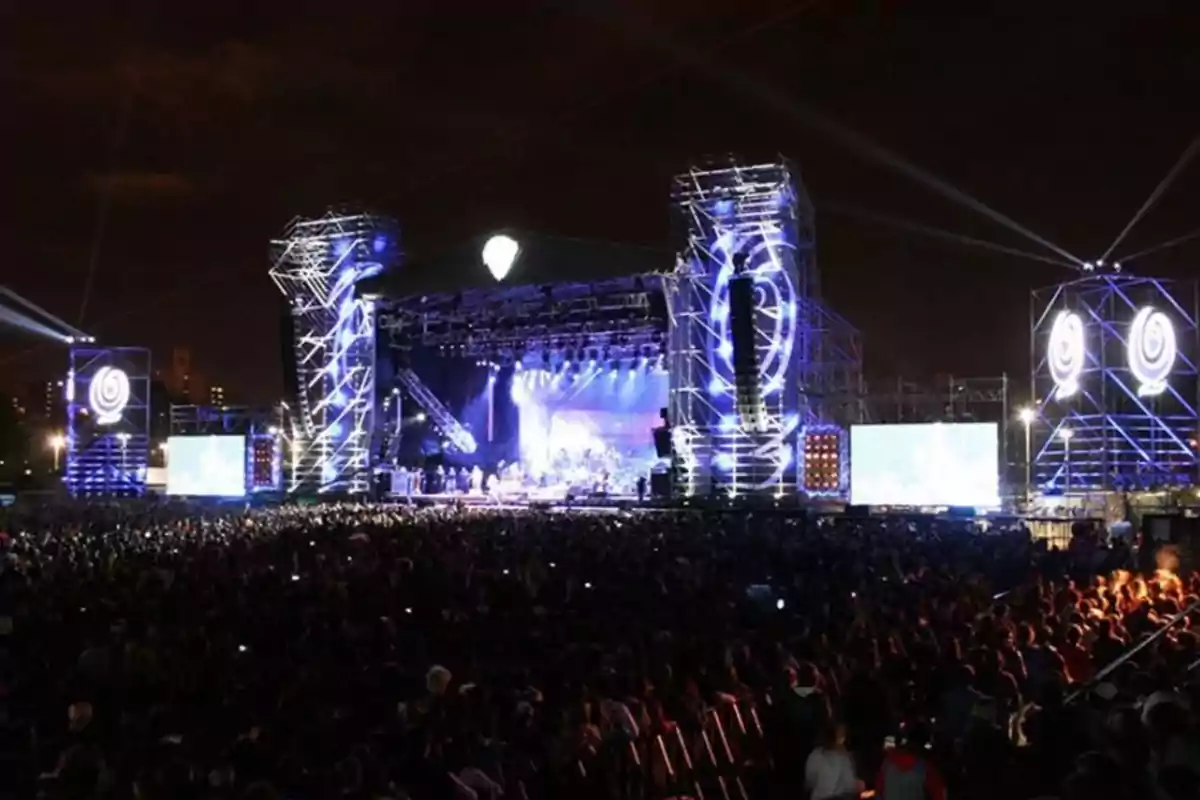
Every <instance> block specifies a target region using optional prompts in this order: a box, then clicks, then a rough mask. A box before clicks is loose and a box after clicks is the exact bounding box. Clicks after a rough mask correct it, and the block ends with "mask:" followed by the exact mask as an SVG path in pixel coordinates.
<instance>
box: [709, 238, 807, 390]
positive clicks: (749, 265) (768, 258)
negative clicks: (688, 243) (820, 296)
mask: <svg viewBox="0 0 1200 800" xmlns="http://www.w3.org/2000/svg"><path fill="white" fill-rule="evenodd" d="M760 227H761V230H760V231H758V232H756V233H755V234H751V235H750V236H749V237H747V238H753V239H754V244H753V245H751V246H748V247H747V246H742V243H741V242H739V241H738V238H737V236H736V235H735V234H734V233H733V232H732V231H727V232H726V233H724V234H723V235H721V236H719V237H718V238H717V241H716V242H715V243H714V245H713V251H714V252H720V253H721V254H722V255H723V257H724V258H723V260H724V263H723V264H722V265H721V269H720V271H719V272H718V273H717V280H716V285H715V287H714V290H713V295H712V305H711V308H710V309H709V317H710V319H711V321H712V326H713V336H712V340H711V341H712V351H713V352H712V357H711V363H712V365H713V367H714V372H716V373H719V374H723V375H725V376H728V381H723V380H718V384H719V385H720V386H722V387H723V386H725V385H728V384H731V382H732V377H733V339H732V330H731V328H730V320H729V280H730V278H733V277H734V258H733V257H734V254H735V253H738V252H742V253H745V256H746V260H745V274H746V275H749V276H750V279H751V280H752V281H753V282H754V310H755V313H754V316H755V328H756V339H757V342H758V343H759V348H758V349H759V355H758V365H759V374H760V375H761V378H760V380H761V386H762V387H763V389H762V392H763V395H764V396H767V395H770V394H773V393H774V392H778V391H782V389H783V387H784V385H785V382H786V380H787V378H788V372H789V370H790V368H791V366H792V353H793V351H794V349H795V344H796V327H797V319H796V287H795V285H793V283H792V278H791V275H790V274H789V273H788V271H787V270H786V269H784V267H783V265H784V263H785V254H784V251H785V250H794V249H795V246H794V245H792V244H791V243H790V242H788V241H786V240H785V239H784V238H783V236H782V234H781V233H780V232H779V231H778V230H772V229H771V228H769V227H768V226H765V225H764V226H760ZM764 344H765V348H763V345H764ZM718 366H719V367H720V368H718Z"/></svg>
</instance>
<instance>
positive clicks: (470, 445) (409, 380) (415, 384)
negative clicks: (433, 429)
mask: <svg viewBox="0 0 1200 800" xmlns="http://www.w3.org/2000/svg"><path fill="white" fill-rule="evenodd" d="M396 377H397V378H398V379H399V381H400V383H401V385H403V386H404V388H405V389H406V390H407V391H408V394H409V396H410V397H411V398H412V399H413V400H415V401H416V403H417V405H419V406H421V408H423V409H425V413H426V414H428V415H429V419H430V420H431V421H432V422H433V424H434V425H436V426H437V427H438V428H440V429H441V431H442V433H443V434H444V435H445V437H446V441H448V442H450V445H451V446H452V447H454V448H455V449H456V450H458V451H459V452H460V453H463V454H464V455H470V454H471V453H474V452H475V449H476V448H477V447H478V444H477V443H476V441H475V437H474V436H472V435H471V432H470V431H469V430H467V429H466V428H464V427H463V426H462V423H461V422H459V421H458V420H457V419H455V418H454V415H453V414H451V413H450V409H448V408H446V406H445V405H443V403H442V401H441V400H439V399H438V398H437V395H435V394H434V393H433V392H432V391H431V390H430V388H429V387H428V386H426V385H425V383H424V381H422V380H421V379H420V378H419V377H417V373H415V372H413V371H412V370H411V369H401V370H398V371H397V373H396Z"/></svg>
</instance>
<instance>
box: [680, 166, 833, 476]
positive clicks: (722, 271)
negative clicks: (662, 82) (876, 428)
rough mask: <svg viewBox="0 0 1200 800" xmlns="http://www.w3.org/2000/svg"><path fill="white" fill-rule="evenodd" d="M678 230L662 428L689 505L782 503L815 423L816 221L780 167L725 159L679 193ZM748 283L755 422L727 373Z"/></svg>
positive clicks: (693, 175)
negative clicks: (742, 290) (735, 294)
mask: <svg viewBox="0 0 1200 800" xmlns="http://www.w3.org/2000/svg"><path fill="white" fill-rule="evenodd" d="M673 201H674V206H675V209H676V212H677V215H678V217H679V219H680V221H681V223H682V225H683V227H684V229H685V232H684V236H683V237H681V238H682V239H683V241H682V247H681V249H680V252H679V254H678V257H677V261H676V268H675V271H674V273H673V274H672V275H671V276H669V277H668V278H667V292H666V295H667V302H668V311H669V315H670V327H669V337H670V345H669V347H668V358H669V361H670V364H669V372H670V375H671V388H670V406H669V416H670V420H671V424H672V427H673V432H672V436H673V444H674V449H675V458H676V462H677V468H676V481H677V484H678V486H677V488H678V489H679V491H680V492H681V493H682V494H683V495H685V496H693V495H703V494H710V493H719V494H726V495H728V496H731V497H739V496H745V495H767V496H772V497H779V496H784V495H790V494H794V493H796V491H797V481H796V475H797V469H796V439H797V433H798V431H799V428H800V426H801V424H802V421H803V420H805V419H806V418H808V417H809V416H810V415H812V414H813V409H812V408H811V407H810V406H809V404H808V403H807V402H805V399H804V397H803V396H802V393H801V391H800V384H801V383H802V382H803V381H804V379H805V377H806V376H805V374H804V370H805V368H806V365H809V364H811V363H812V362H813V360H814V359H813V354H814V353H815V352H816V349H817V348H816V341H815V334H814V325H813V321H812V320H811V319H810V316H811V314H812V308H811V303H810V301H811V300H812V299H815V298H816V296H817V293H818V292H817V274H816V267H815V263H814V253H813V229H812V209H811V206H810V204H809V202H808V198H807V195H806V194H805V192H804V189H803V187H802V186H801V185H800V182H799V180H798V178H797V176H796V175H795V172H794V170H793V168H792V167H791V166H790V165H789V164H787V163H786V162H782V161H781V162H779V163H773V164H758V165H753V166H743V165H740V164H738V163H737V162H736V161H734V160H732V159H730V160H729V161H728V162H726V163H724V164H720V165H715V166H712V167H707V168H694V169H692V170H690V171H689V172H688V173H686V174H684V175H680V176H678V177H677V178H676V179H675V181H674V188H673ZM743 275H744V276H748V277H749V278H750V279H751V280H752V282H753V283H752V302H753V312H752V313H753V352H754V356H755V359H754V360H755V362H756V363H757V369H758V386H757V392H756V393H755V394H756V396H755V404H756V408H755V409H754V413H753V414H750V413H747V409H746V408H745V403H744V402H742V400H741V399H739V395H740V394H741V393H742V388H741V385H740V384H741V376H739V375H738V374H737V372H738V370H735V364H734V361H735V359H734V343H733V339H734V332H733V328H734V326H733V324H732V323H731V318H732V316H733V315H732V314H731V312H730V308H731V292H730V286H731V281H732V280H735V279H737V278H738V277H741V276H743Z"/></svg>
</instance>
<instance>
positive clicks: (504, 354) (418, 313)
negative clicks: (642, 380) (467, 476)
mask: <svg viewBox="0 0 1200 800" xmlns="http://www.w3.org/2000/svg"><path fill="white" fill-rule="evenodd" d="M379 327H380V330H381V331H385V332H386V334H387V338H388V342H389V343H390V344H391V345H392V346H393V347H396V348H399V349H402V350H411V349H413V348H418V347H423V348H428V349H436V350H437V352H439V353H441V354H444V355H457V356H467V357H474V358H480V359H483V360H486V361H489V362H491V363H494V364H499V365H501V366H507V365H509V364H513V363H515V362H518V361H521V362H525V363H527V364H528V363H531V362H535V361H536V362H540V363H544V364H547V365H552V366H559V365H561V364H562V363H563V362H568V361H585V360H588V359H591V360H596V361H609V360H614V359H615V360H620V359H625V358H633V357H646V356H649V355H654V356H658V355H660V354H661V353H662V352H663V351H664V348H665V341H666V331H667V319H666V305H665V301H664V299H663V283H662V276H661V275H657V274H653V273H651V274H645V275H634V276H630V277H625V278H612V279H607V280H602V281H597V282H594V283H557V284H543V285H532V286H512V287H501V288H496V289H490V290H473V291H467V292H458V293H453V294H450V293H444V294H435V295H426V296H422V297H417V298H410V299H405V300H395V301H388V302H385V303H383V304H382V305H381V306H380V310H379Z"/></svg>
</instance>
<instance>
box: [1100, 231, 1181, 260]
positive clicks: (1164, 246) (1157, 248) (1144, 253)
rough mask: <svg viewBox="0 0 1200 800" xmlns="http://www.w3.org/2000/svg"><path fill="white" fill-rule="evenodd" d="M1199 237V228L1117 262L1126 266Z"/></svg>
mask: <svg viewBox="0 0 1200 800" xmlns="http://www.w3.org/2000/svg"><path fill="white" fill-rule="evenodd" d="M1198 236H1200V228H1197V229H1196V230H1194V231H1191V232H1190V233H1185V234H1184V235H1183V236H1176V237H1175V238H1174V239H1168V240H1167V241H1165V242H1161V243H1159V244H1156V245H1154V246H1153V247H1147V248H1146V249H1145V250H1139V251H1138V252H1136V253H1132V254H1130V255H1127V256H1124V257H1122V258H1118V259H1117V261H1118V262H1120V263H1122V264H1125V263H1127V262H1129V261H1133V260H1134V259H1135V258H1141V257H1142V256H1148V255H1150V254H1151V253H1157V252H1159V251H1160V250H1166V249H1167V248H1168V247H1175V246H1176V245H1180V244H1183V243H1184V242H1190V241H1191V240H1192V239H1195V238H1196V237H1198Z"/></svg>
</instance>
